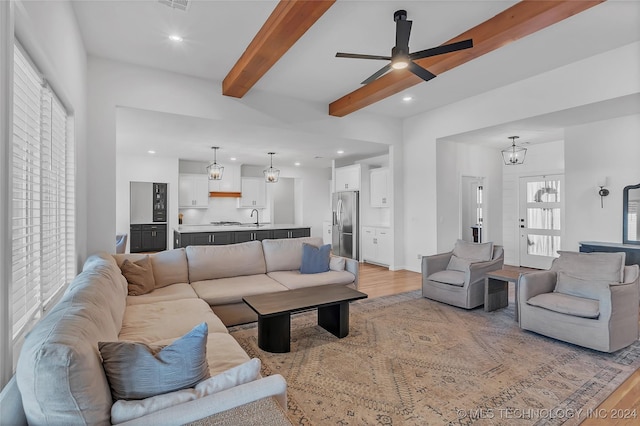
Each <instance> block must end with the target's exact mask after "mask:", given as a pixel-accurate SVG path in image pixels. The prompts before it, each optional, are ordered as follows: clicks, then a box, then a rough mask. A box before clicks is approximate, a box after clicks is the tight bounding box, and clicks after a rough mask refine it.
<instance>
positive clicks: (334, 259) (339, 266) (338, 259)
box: [329, 256, 347, 271]
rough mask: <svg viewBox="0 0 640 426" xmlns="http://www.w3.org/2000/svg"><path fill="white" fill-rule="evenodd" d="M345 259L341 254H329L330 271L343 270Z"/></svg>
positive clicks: (345, 263)
mask: <svg viewBox="0 0 640 426" xmlns="http://www.w3.org/2000/svg"><path fill="white" fill-rule="evenodd" d="M346 265H347V261H346V259H345V258H344V257H342V256H331V257H330V258H329V269H331V270H332V271H344V268H345V266H346Z"/></svg>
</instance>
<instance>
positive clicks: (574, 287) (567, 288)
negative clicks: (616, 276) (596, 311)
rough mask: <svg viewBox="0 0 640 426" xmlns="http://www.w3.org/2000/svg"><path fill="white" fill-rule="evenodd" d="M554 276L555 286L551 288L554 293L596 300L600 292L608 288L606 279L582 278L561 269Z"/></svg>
mask: <svg viewBox="0 0 640 426" xmlns="http://www.w3.org/2000/svg"><path fill="white" fill-rule="evenodd" d="M556 276H557V278H556V288H555V290H553V291H554V292H556V293H562V294H568V295H571V296H577V297H584V298H587V299H595V300H598V299H599V298H600V297H599V296H600V295H601V294H602V292H603V291H607V290H608V289H609V282H607V281H596V280H583V279H581V278H578V277H574V276H573V275H569V274H567V273H565V272H562V271H559V272H558V273H557V274H556Z"/></svg>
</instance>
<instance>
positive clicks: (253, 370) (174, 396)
mask: <svg viewBox="0 0 640 426" xmlns="http://www.w3.org/2000/svg"><path fill="white" fill-rule="evenodd" d="M260 367H261V363H260V360H259V359H258V358H253V359H251V360H249V361H247V362H245V363H243V364H240V365H238V366H236V367H233V368H230V369H228V370H226V371H223V372H222V373H220V374H216V375H215V376H213V377H211V378H209V379H206V380H204V381H202V382H200V383H198V384H197V385H196V387H195V389H194V388H189V389H182V390H179V391H175V392H170V393H166V394H163V395H156V396H152V397H149V398H145V399H141V400H135V401H125V400H122V399H121V400H119V401H116V402H115V403H114V404H113V406H112V407H111V422H112V423H114V424H118V423H123V422H126V421H129V420H133V419H137V418H138V417H142V416H146V415H148V414H151V413H154V412H156V411H159V410H163V409H165V408H169V407H173V406H174V405H178V404H183V403H185V402H188V401H193V400H195V399H199V398H203V397H205V396H208V395H212V394H214V393H218V392H222V391H224V390H227V389H230V388H232V387H235V386H239V385H242V384H244V383H249V382H252V381H254V380H256V379H258V378H259V377H260Z"/></svg>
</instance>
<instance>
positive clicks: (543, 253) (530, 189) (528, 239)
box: [519, 175, 564, 269]
mask: <svg viewBox="0 0 640 426" xmlns="http://www.w3.org/2000/svg"><path fill="white" fill-rule="evenodd" d="M562 191H563V176H562V175H547V176H532V177H526V178H520V219H519V226H520V265H521V266H528V267H531V268H541V269H547V268H549V267H550V266H551V262H552V261H553V259H554V258H556V257H558V256H559V255H558V253H557V251H558V250H560V249H561V241H560V235H561V233H562V198H563V197H564V195H563V194H562Z"/></svg>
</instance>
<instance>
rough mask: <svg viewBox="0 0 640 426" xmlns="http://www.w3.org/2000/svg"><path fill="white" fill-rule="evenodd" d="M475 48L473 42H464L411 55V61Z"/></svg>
mask: <svg viewBox="0 0 640 426" xmlns="http://www.w3.org/2000/svg"><path fill="white" fill-rule="evenodd" d="M472 47H473V40H471V39H469V40H463V41H458V42H455V43H451V44H445V45H443V46H438V47H432V48H431V49H426V50H420V51H419V52H413V53H412V54H410V55H409V58H410V59H413V60H415V59H422V58H428V57H430V56H437V55H443V54H445V53H450V52H456V51H458V50H464V49H469V48H472Z"/></svg>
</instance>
